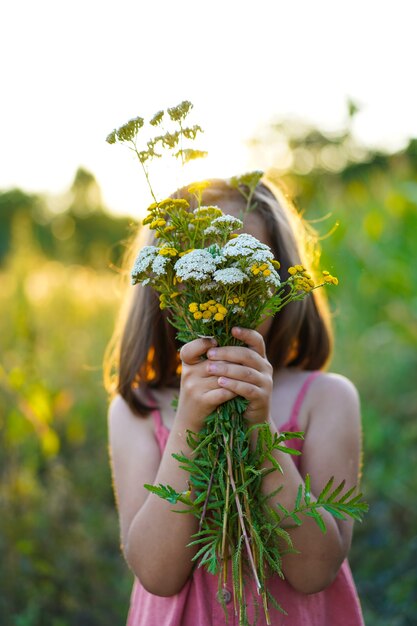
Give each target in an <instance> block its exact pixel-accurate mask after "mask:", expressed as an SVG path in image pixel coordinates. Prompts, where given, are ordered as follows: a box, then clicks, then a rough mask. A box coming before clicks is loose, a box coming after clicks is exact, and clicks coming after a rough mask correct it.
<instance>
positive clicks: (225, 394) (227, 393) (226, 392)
mask: <svg viewBox="0 0 417 626" xmlns="http://www.w3.org/2000/svg"><path fill="white" fill-rule="evenodd" d="M206 396H207V397H206V400H207V401H209V402H210V404H212V405H213V406H219V405H220V404H223V402H227V401H228V400H232V399H233V398H236V394H235V392H234V391H232V390H231V389H226V388H225V387H224V386H221V387H219V385H218V384H217V378H216V388H215V389H213V390H212V391H208V392H207V393H206Z"/></svg>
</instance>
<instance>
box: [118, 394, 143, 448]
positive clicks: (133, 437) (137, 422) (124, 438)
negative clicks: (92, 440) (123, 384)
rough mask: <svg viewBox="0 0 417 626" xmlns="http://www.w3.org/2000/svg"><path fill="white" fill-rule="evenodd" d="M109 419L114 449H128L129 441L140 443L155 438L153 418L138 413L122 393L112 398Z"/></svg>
mask: <svg viewBox="0 0 417 626" xmlns="http://www.w3.org/2000/svg"><path fill="white" fill-rule="evenodd" d="M107 420H108V432H109V443H110V447H111V449H112V450H117V449H119V448H123V449H126V445H127V444H128V443H129V442H133V441H134V442H135V443H136V445H139V444H140V442H141V441H144V440H148V441H149V439H150V438H153V423H152V419H151V418H150V417H149V416H146V415H136V414H135V413H134V412H133V411H132V409H131V408H130V407H129V405H128V403H127V402H126V400H125V399H124V398H123V397H122V396H121V395H116V396H115V397H114V398H113V399H112V400H111V402H110V404H109V409H108V414H107Z"/></svg>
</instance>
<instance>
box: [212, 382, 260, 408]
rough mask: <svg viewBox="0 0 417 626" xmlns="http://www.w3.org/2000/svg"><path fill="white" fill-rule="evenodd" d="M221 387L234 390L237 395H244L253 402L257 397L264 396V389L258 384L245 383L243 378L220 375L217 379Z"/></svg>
mask: <svg viewBox="0 0 417 626" xmlns="http://www.w3.org/2000/svg"><path fill="white" fill-rule="evenodd" d="M217 383H218V385H219V387H222V388H224V389H227V390H228V391H232V392H233V393H234V394H236V395H237V396H242V397H243V398H246V400H249V402H253V401H254V400H256V399H261V398H262V396H263V392H262V389H261V388H260V387H258V386H257V385H252V384H250V383H245V382H243V381H241V380H235V379H233V378H227V377H226V376H220V378H219V379H218V380H217Z"/></svg>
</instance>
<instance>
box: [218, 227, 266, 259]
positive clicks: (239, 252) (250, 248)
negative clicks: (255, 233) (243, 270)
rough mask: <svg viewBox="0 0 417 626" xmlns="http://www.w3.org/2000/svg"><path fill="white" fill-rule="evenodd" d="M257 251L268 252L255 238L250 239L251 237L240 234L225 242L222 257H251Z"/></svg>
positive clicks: (264, 245)
mask: <svg viewBox="0 0 417 626" xmlns="http://www.w3.org/2000/svg"><path fill="white" fill-rule="evenodd" d="M259 250H265V251H268V250H269V246H267V245H266V244H264V243H262V242H260V241H259V240H258V239H256V237H252V235H248V234H247V233H242V234H241V235H238V236H237V237H235V238H234V239H231V240H230V241H228V242H227V244H226V245H225V246H224V248H223V255H224V256H225V257H236V256H248V255H250V256H252V255H253V254H254V253H255V252H257V251H259Z"/></svg>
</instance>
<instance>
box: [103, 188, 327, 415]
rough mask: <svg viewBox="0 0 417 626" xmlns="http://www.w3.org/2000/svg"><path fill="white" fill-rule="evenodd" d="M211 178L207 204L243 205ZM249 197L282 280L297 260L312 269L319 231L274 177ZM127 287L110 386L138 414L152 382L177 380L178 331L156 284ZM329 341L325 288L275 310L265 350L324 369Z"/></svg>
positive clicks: (274, 361) (273, 358)
mask: <svg viewBox="0 0 417 626" xmlns="http://www.w3.org/2000/svg"><path fill="white" fill-rule="evenodd" d="M209 182H210V185H209V187H208V188H207V189H206V190H205V191H204V192H203V197H202V202H203V204H217V205H218V206H220V207H221V206H222V201H223V202H226V201H228V202H233V203H234V202H236V204H237V206H242V200H243V199H242V195H241V193H240V192H239V190H237V189H235V188H234V187H232V186H231V184H230V183H229V182H228V181H227V180H220V179H214V180H210V181H209ZM173 197H176V198H186V199H187V200H188V201H189V203H190V206H191V208H195V206H196V200H195V198H194V197H193V196H190V194H189V193H188V191H187V188H183V189H180V190H178V191H177V192H175V193H174V194H173ZM252 203H253V204H254V208H253V209H252V210H251V212H253V213H255V214H257V215H259V217H260V218H261V219H262V220H263V222H264V224H265V226H266V230H267V232H268V235H269V240H270V246H271V249H272V252H273V253H274V256H275V258H276V259H277V260H279V262H280V263H281V270H280V275H281V279H282V280H286V279H287V278H288V273H287V268H288V267H290V266H291V265H296V264H297V263H302V264H303V265H306V266H307V267H308V268H309V270H310V271H312V269H313V268H312V267H311V264H312V263H313V264H314V263H315V262H316V261H317V259H318V252H317V246H314V245H313V242H314V239H315V237H314V235H315V233H314V231H312V229H311V228H309V227H308V226H307V225H306V224H305V222H304V221H303V220H302V218H301V216H300V215H299V213H298V212H297V211H296V209H295V208H294V207H293V205H292V203H291V202H290V201H289V199H288V198H287V197H286V195H285V193H284V192H283V190H282V189H281V188H280V187H279V186H277V185H273V184H272V183H271V182H270V181H268V184H265V183H263V182H262V183H259V184H258V186H257V187H256V190H255V193H254V195H253V198H252ZM151 236H153V235H151ZM141 239H142V242H141V241H140V240H141ZM148 239H149V234H148ZM141 243H142V244H143V243H144V242H143V232H140V233H139V238H137V237H136V238H135V242H134V245H132V246H131V249H130V251H129V253H128V255H127V257H126V260H125V266H126V273H128V272H129V270H130V268H131V266H132V265H133V255H136V254H137V251H138V249H139V248H140V247H141ZM146 243H150V242H149V241H147V242H146ZM151 243H152V242H151ZM314 243H316V242H314ZM314 251H315V252H314ZM312 253H313V254H314V255H315V258H306V257H307V256H309V257H312V256H313V254H312ZM128 289H129V290H130V294H129V296H128V298H127V299H126V301H125V303H124V306H123V307H122V310H121V313H120V316H119V321H118V324H117V326H116V330H115V333H114V335H113V337H112V340H111V341H110V343H109V346H108V349H107V352H106V363H105V378H106V388H107V389H108V391H109V392H110V393H119V394H120V395H121V396H122V397H123V398H124V399H125V400H126V402H127V403H128V404H129V406H130V408H131V409H132V410H133V411H134V412H135V413H138V414H143V413H146V412H147V411H149V409H150V408H151V406H152V403H150V402H149V399H148V398H147V396H146V391H147V389H148V388H149V387H155V388H156V387H166V386H178V384H179V366H180V361H179V357H178V350H179V348H180V344H179V342H178V341H177V340H176V338H175V332H176V331H175V330H174V328H173V327H172V326H171V325H170V324H169V322H168V320H167V312H166V310H164V311H161V310H160V308H159V299H158V296H157V294H156V293H155V292H154V290H153V289H151V288H149V287H143V286H142V285H135V286H134V287H131V286H130V287H128ZM332 343H333V340H332V332H331V327H330V315H329V310H328V306H327V301H326V299H325V296H324V294H323V290H322V289H319V290H316V291H314V292H312V293H311V294H310V295H309V296H307V297H306V298H304V299H303V300H300V301H297V302H292V303H291V304H289V305H287V306H286V307H284V308H283V309H282V310H281V311H280V312H279V313H277V314H276V315H275V317H274V319H273V322H272V325H271V327H270V329H269V331H268V334H267V337H266V339H265V344H266V350H267V356H268V359H269V361H270V363H271V365H272V366H273V368H274V369H278V368H280V367H283V366H284V365H285V366H288V367H299V368H301V369H305V370H310V369H311V370H315V369H321V368H323V367H325V365H326V363H327V362H328V360H329V358H330V355H331V350H332Z"/></svg>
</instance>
